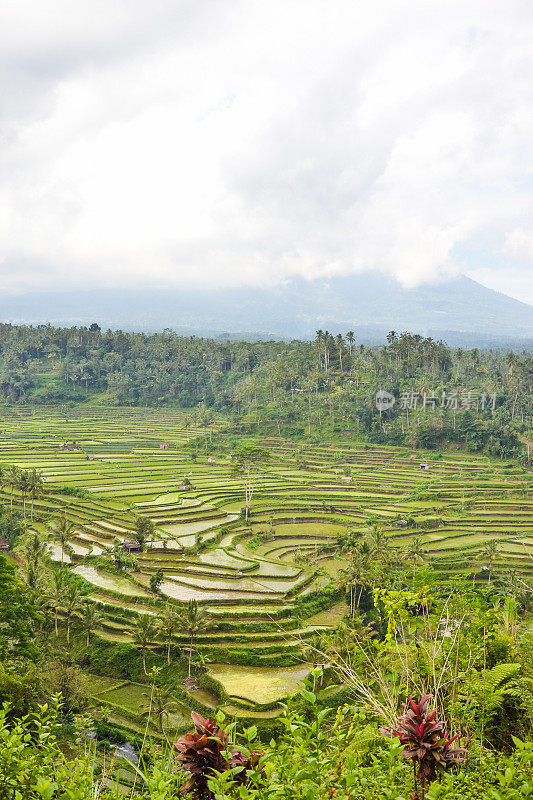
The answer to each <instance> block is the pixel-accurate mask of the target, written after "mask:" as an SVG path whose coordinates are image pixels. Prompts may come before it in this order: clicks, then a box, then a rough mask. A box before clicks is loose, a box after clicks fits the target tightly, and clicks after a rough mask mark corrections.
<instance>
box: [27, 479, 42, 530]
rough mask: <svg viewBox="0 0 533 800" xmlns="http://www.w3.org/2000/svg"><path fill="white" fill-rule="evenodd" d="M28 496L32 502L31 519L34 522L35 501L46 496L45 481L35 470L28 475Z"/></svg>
mask: <svg viewBox="0 0 533 800" xmlns="http://www.w3.org/2000/svg"><path fill="white" fill-rule="evenodd" d="M28 494H29V496H30V500H31V513H30V518H31V521H32V522H33V501H34V500H37V499H38V498H39V497H42V496H43V494H44V481H43V476H42V474H41V473H40V472H39V471H38V470H36V469H35V468H34V469H32V470H30V472H29V473H28Z"/></svg>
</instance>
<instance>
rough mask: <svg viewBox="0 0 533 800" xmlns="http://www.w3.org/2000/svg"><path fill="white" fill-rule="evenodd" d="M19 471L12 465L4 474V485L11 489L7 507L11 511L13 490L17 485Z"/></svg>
mask: <svg viewBox="0 0 533 800" xmlns="http://www.w3.org/2000/svg"><path fill="white" fill-rule="evenodd" d="M19 474H20V470H19V468H18V467H16V466H15V465H14V464H12V465H11V466H10V467H9V469H8V470H7V473H6V485H7V486H9V487H10V489H11V497H10V501H9V507H10V509H11V510H13V489H15V488H16V486H17V485H18V479H19Z"/></svg>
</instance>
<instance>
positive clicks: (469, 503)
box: [0, 407, 533, 717]
mask: <svg viewBox="0 0 533 800" xmlns="http://www.w3.org/2000/svg"><path fill="white" fill-rule="evenodd" d="M222 426H223V422H216V423H214V425H213V426H212V430H211V431H210V432H206V431H204V430H201V429H195V428H194V427H189V426H186V425H185V414H184V413H182V412H180V411H177V410H168V409H165V410H164V411H155V410H142V409H129V408H128V409H124V408H97V407H94V408H90V409H89V408H84V409H82V410H74V411H68V414H67V416H66V417H65V415H64V414H62V413H60V412H59V411H57V410H50V409H44V408H43V409H36V408H32V409H29V408H28V409H25V408H22V407H21V408H19V409H17V410H16V411H14V410H10V411H7V410H3V411H2V416H1V418H0V430H1V433H0V463H2V464H4V465H11V464H15V465H16V466H18V467H20V468H25V469H28V468H33V467H35V468H37V469H39V470H40V471H41V473H42V474H43V477H44V480H45V483H46V493H45V495H44V496H43V497H42V498H38V499H36V500H35V503H34V513H35V517H36V521H35V524H34V528H35V530H36V531H38V532H41V533H43V532H44V531H45V530H46V521H47V520H49V519H51V518H53V517H54V516H57V515H58V514H60V513H65V514H66V515H67V516H68V517H69V519H71V521H72V522H73V523H74V524H75V526H76V531H75V534H74V536H73V537H72V540H71V541H70V543H69V545H68V546H67V548H66V553H65V563H67V564H69V568H70V569H72V571H73V572H75V573H76V574H78V575H79V576H81V577H83V578H84V580H85V581H86V582H87V584H88V586H89V596H90V597H91V598H92V600H93V601H94V602H95V603H98V604H99V607H100V609H101V611H102V612H103V613H104V614H105V616H106V620H107V623H108V624H105V625H104V626H103V628H102V630H101V631H99V632H98V635H99V636H101V638H103V639H106V640H108V641H111V642H128V641H132V627H133V625H134V624H135V618H136V615H137V614H138V613H146V612H148V613H151V614H158V613H160V611H161V608H162V605H163V604H162V603H161V601H158V603H157V604H155V605H154V602H153V598H152V595H151V594H150V592H149V591H148V588H147V587H148V583H149V578H150V576H151V575H152V574H153V573H154V572H155V571H156V570H157V569H159V568H161V569H162V570H163V574H164V580H163V584H162V586H161V592H162V595H163V600H166V601H167V602H170V603H176V604H183V603H185V602H187V601H188V600H189V599H195V600H197V601H198V603H199V604H200V605H201V606H202V607H203V608H204V610H205V612H206V615H207V617H208V619H209V621H210V626H209V629H208V630H207V631H206V632H205V633H204V634H202V635H201V636H199V637H198V641H197V646H198V647H199V648H201V649H202V652H203V653H205V654H206V655H207V656H208V657H209V659H210V661H211V663H210V664H209V674H210V675H211V677H212V678H213V679H214V680H216V681H218V682H219V683H220V684H221V686H222V687H223V689H224V691H225V693H226V695H227V696H228V697H229V701H228V703H227V707H228V709H231V712H230V713H237V712H239V713H242V715H243V716H246V715H248V716H251V715H252V713H253V712H254V708H253V705H254V704H256V705H264V704H266V703H269V702H276V701H278V700H279V699H281V698H282V697H283V696H284V695H286V694H287V693H288V692H290V691H293V690H294V689H295V688H296V687H297V685H298V681H300V680H301V679H302V677H304V676H305V674H306V672H307V670H308V666H307V664H306V663H305V659H304V656H303V654H302V648H301V640H304V641H305V639H307V638H309V637H311V636H312V635H313V634H314V632H315V631H317V630H320V629H321V628H322V627H323V626H334V625H335V624H336V622H337V621H338V620H339V619H340V618H341V617H342V613H343V607H342V604H339V603H338V601H332V602H335V603H336V605H333V606H332V608H331V609H329V610H327V609H326V610H324V611H322V612H320V613H319V614H316V615H315V616H314V617H311V618H309V619H307V620H301V619H300V617H299V614H298V612H297V608H296V604H297V602H298V598H299V597H304V596H306V595H308V594H309V593H310V592H312V591H315V589H316V588H317V586H323V585H324V584H325V583H327V582H328V577H327V576H326V577H325V578H324V576H323V575H320V576H317V570H318V569H319V568H320V567H321V566H323V567H324V568H325V570H326V572H328V573H329V574H330V575H331V576H332V577H333V578H334V577H335V576H336V574H337V573H338V571H339V569H341V568H342V566H343V563H344V562H343V560H342V558H341V559H339V557H338V554H337V553H336V546H335V541H336V537H337V536H339V535H340V534H342V533H345V532H346V531H347V530H348V529H352V528H355V529H357V530H359V531H360V532H361V534H362V535H363V534H364V533H365V532H367V531H368V530H370V526H371V525H372V524H373V523H375V522H379V523H380V524H382V525H383V526H384V529H385V530H386V532H387V533H388V535H389V536H390V537H391V538H392V539H394V540H397V541H398V542H405V543H407V542H408V541H409V538H410V537H412V536H413V535H415V534H421V536H422V544H423V546H424V549H425V551H426V552H427V553H428V554H429V555H431V556H432V561H433V563H434V564H435V566H436V568H437V569H438V570H439V571H440V572H441V573H442V574H443V575H449V574H454V573H464V574H469V573H470V572H471V569H472V564H474V563H476V562H475V560H474V559H475V557H476V556H477V555H478V554H479V552H480V549H481V547H482V545H483V544H484V543H486V542H488V541H491V540H495V541H496V542H497V543H498V545H499V549H498V557H497V560H496V564H495V569H504V568H512V569H515V570H517V571H518V572H519V573H521V574H530V575H531V574H533V559H532V552H533V548H532V545H533V524H532V510H533V504H532V499H531V475H530V474H528V473H526V472H524V471H523V470H522V469H521V468H520V467H518V466H516V465H513V464H507V463H505V462H501V461H496V460H491V459H489V458H486V457H483V456H479V457H476V456H472V455H469V454H465V453H462V452H457V453H446V454H436V453H427V452H424V453H415V452H412V451H410V450H408V449H407V448H394V447H388V446H377V445H367V444H364V443H361V442H356V441H354V442H351V443H342V444H339V443H335V442H327V441H324V442H320V443H318V444H305V443H304V444H302V443H301V442H300V443H298V445H296V444H294V443H292V442H290V441H284V440H281V439H274V438H271V439H268V438H267V439H263V441H262V442H261V443H262V445H263V446H264V447H267V448H268V449H269V450H270V452H271V454H272V458H271V464H270V465H269V468H268V470H267V471H266V472H265V474H264V475H263V476H262V477H261V479H260V481H259V482H258V485H257V487H256V489H255V493H254V500H253V506H252V516H251V519H250V521H249V524H246V523H245V522H244V521H243V520H242V519H241V518H240V517H239V511H240V509H241V507H242V506H243V505H244V489H243V485H242V481H241V480H240V479H239V478H238V477H235V476H234V475H233V474H232V470H231V460H230V459H228V458H227V456H229V455H230V451H229V448H228V451H227V452H226V451H223V452H221V449H220V448H218V447H217V435H218V432H219V431H220V429H221V427H222ZM195 438H196V440H197V441H198V442H199V445H200V446H199V448H198V455H197V457H196V459H193V458H192V457H191V451H190V448H189V447H188V446H187V444H188V442H189V441H190V440H192V439H195ZM210 438H211V442H210V441H209V439H210ZM73 441H75V442H76V444H77V447H78V448H79V450H74V451H73V450H68V449H66V448H65V447H63V445H65V444H66V443H67V442H70V443H71V442H73ZM212 449H213V450H216V463H215V464H210V463H208V461H207V459H208V456H209V455H210V454H211V450H212ZM302 459H304V460H305V465H306V466H305V469H298V468H297V464H298V463H301V460H302ZM421 463H427V464H428V469H427V470H422V469H421V468H420V464H421ZM348 472H349V474H350V476H351V477H352V482H351V483H348V482H346V481H343V480H342V477H343V476H344V475H346V474H347V473H348ZM185 476H187V477H188V478H189V480H190V481H191V484H192V486H193V488H192V489H191V490H189V491H185V490H183V489H182V490H180V488H179V487H180V485H181V484H182V482H183V480H184V477H185ZM71 490H83V491H82V492H81V493H79V494H78V495H69V494H66V493H65V492H68V491H71ZM3 499H4V502H5V501H6V500H9V499H10V490H9V489H8V488H4V490H3ZM13 502H14V504H15V505H16V506H17V507H20V506H21V504H22V498H21V496H20V494H19V493H18V492H17V491H16V490H15V492H14V495H13ZM139 514H141V515H144V516H148V517H150V518H151V519H152V520H153V522H154V524H155V527H156V535H155V537H154V541H153V542H152V543H151V546H149V547H148V549H147V551H146V552H145V553H142V554H140V555H139V556H138V562H137V563H138V568H139V571H138V572H133V573H129V572H128V574H124V575H121V574H118V573H117V571H116V570H114V569H113V564H112V561H111V556H110V555H109V554H107V552H108V548H109V549H110V548H112V547H113V546H114V545H115V544H116V543H121V542H124V541H131V540H132V538H133V537H132V532H133V528H134V524H135V519H136V517H137V515H139ZM399 520H403V522H399ZM319 552H320V553H321V555H320V558H317V553H319ZM90 553H92V556H91V555H90ZM50 555H51V557H52V558H53V559H56V560H59V559H60V557H61V553H60V548H59V546H58V543H57V542H53V541H52V542H50ZM95 555H96V556H99V557H100V559H104V562H103V563H102V562H99V563H98V564H95V563H94V561H91V558H92V557H94V556H95ZM87 559H89V560H87ZM105 559H107V560H108V561H109V568H108V569H107V568H106V567H105ZM479 563H480V562H479V561H478V562H477V564H478V568H479ZM174 643H175V645H176V646H182V645H185V644H186V641H185V639H183V638H182V637H180V636H179V635H176V636H175V637H174ZM251 652H253V655H254V662H253V663H254V665H255V666H253V667H252V666H244V663H245V660H246V658H248V656H249V654H250V653H251ZM291 661H292V666H287V664H290V663H291ZM282 665H284V666H282ZM91 680H93V679H91ZM101 680H102V681H104V682H103V683H102V684H101V686H102V687H107V688H99V689H98V686H97V683H98V681H97V679H96V678H94V681H93V686H92V691H91V693H92V694H93V695H94V696H95V697H97V698H98V699H99V700H102V693H104V694H105V696H106V698H107V699H108V700H109V702H110V703H111V702H115V706H116V714H117V717H120V716H121V714H122V716H123V715H124V711H122V712H120V708H122V709H126V711H127V710H128V709H130V710H131V707H132V706H131V703H130V701H129V700H128V697H129V698H130V699H131V698H135V697H136V696H137V695H138V692H137V690H136V689H135V687H133V690H132V689H119V688H116V687H115V688H113V685H110V686H107V684H106V683H105V680H104V679H101ZM144 688H145V687H144ZM97 689H98V690H97ZM202 691H204V690H197V694H198V692H202ZM136 692H137V694H136ZM193 694H194V693H193ZM113 697H114V698H115V700H114V701H113V699H112V698H113ZM197 699H198V701H199V702H203V701H202V700H201V698H200V696H199V695H198V697H197ZM207 699H209V702H203V706H207V707H209V706H210V704H211V705H212V704H214V705H216V704H217V699H216V697H215V698H214V699H213V697H212V696H211V695H210V694H209V692H207V693H206V695H205V697H204V700H205V701H207ZM132 702H133V701H132ZM137 706H138V703H137V701H136V707H137ZM235 709H237V712H236V711H235ZM239 710H240V711H239ZM255 713H263V714H266V713H267V711H266V710H261V709H260V708H259V709H257V708H256V709H255ZM268 713H269V714H271V715H272V712H270V711H269V712H268Z"/></svg>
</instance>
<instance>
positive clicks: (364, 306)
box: [0, 273, 533, 344]
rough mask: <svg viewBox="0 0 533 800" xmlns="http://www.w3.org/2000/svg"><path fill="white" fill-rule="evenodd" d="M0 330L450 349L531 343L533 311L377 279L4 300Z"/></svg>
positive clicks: (463, 284)
mask: <svg viewBox="0 0 533 800" xmlns="http://www.w3.org/2000/svg"><path fill="white" fill-rule="evenodd" d="M0 320H2V321H4V322H13V323H16V324H39V323H46V322H50V323H51V324H54V325H62V326H63V325H65V326H70V325H87V324H90V323H91V322H98V323H99V324H100V326H101V327H102V328H107V327H111V328H123V329H125V330H138V331H140V330H144V331H147V332H150V331H155V330H163V329H164V328H172V329H173V330H175V331H177V332H179V333H185V334H199V335H204V336H205V335H212V336H220V335H222V336H228V337H233V336H236V337H238V338H243V337H244V335H249V336H253V337H255V338H258V337H259V338H264V337H265V336H266V337H268V336H270V337H276V338H277V337H279V338H310V337H312V336H314V333H315V331H316V330H317V329H318V328H322V329H328V330H330V331H335V332H337V331H341V332H346V331H348V330H353V331H355V333H356V335H357V336H358V338H359V339H360V340H361V341H370V340H374V341H380V340H382V338H383V336H384V335H385V333H386V332H387V331H389V330H392V329H394V330H396V331H404V330H409V331H413V332H417V333H421V334H424V335H432V336H434V337H435V336H437V337H439V338H445V339H446V340H447V341H449V343H450V344H458V343H461V342H462V341H463V340H465V342H472V341H474V342H475V341H478V340H479V342H480V344H483V343H485V344H490V343H491V342H493V341H494V342H495V343H496V341H499V340H502V342H503V341H511V340H512V341H515V340H516V342H517V343H519V342H521V341H523V342H524V343H525V342H526V340H533V306H531V305H529V304H527V303H522V302H520V301H519V300H515V299H514V298H512V297H508V296H507V295H505V294H501V293H499V292H495V291H493V290H492V289H488V288H487V287H485V286H483V285H481V284H480V283H477V282H476V281H473V280H471V279H470V278H467V277H466V276H464V275H461V276H459V277H457V278H452V279H449V280H446V281H443V282H439V283H434V284H424V285H422V286H418V287H416V288H413V289H406V288H404V287H403V286H401V284H400V283H398V281H396V280H395V279H394V278H391V277H388V276H385V275H378V274H376V273H359V274H356V275H349V276H346V277H338V276H337V277H333V278H329V279H324V278H320V279H316V280H312V281H307V280H304V279H301V278H296V279H292V280H290V281H287V282H286V283H284V284H283V285H280V286H276V287H274V288H267V289H262V288H257V287H239V288H229V289H216V290H215V289H187V290H179V289H93V290H88V291H81V290H80V291H66V292H31V293H27V294H21V295H6V294H4V295H3V296H2V297H0Z"/></svg>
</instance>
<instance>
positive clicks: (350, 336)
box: [346, 331, 355, 356]
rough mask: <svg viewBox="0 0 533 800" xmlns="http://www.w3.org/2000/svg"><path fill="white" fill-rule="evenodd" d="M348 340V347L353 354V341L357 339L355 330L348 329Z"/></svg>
mask: <svg viewBox="0 0 533 800" xmlns="http://www.w3.org/2000/svg"><path fill="white" fill-rule="evenodd" d="M346 341H347V342H348V348H349V351H350V356H351V355H352V347H353V343H354V341H355V334H354V332H353V331H348V333H347V334H346Z"/></svg>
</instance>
